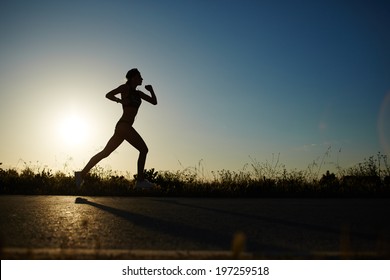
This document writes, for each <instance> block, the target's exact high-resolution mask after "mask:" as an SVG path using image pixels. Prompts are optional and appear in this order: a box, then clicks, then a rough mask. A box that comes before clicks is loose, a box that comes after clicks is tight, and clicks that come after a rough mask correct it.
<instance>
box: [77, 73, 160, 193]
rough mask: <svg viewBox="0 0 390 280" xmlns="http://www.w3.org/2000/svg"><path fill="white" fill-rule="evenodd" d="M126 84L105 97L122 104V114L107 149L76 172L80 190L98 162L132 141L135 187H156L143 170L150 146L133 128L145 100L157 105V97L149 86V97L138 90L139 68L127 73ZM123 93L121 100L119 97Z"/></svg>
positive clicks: (139, 80) (140, 83) (147, 86)
mask: <svg viewBox="0 0 390 280" xmlns="http://www.w3.org/2000/svg"><path fill="white" fill-rule="evenodd" d="M126 78H127V82H126V83H125V84H123V85H120V86H119V87H118V88H116V89H113V90H112V91H110V92H109V93H107V94H106V97H107V98H108V99H110V100H112V101H115V102H118V103H121V104H122V108H123V114H122V117H121V118H120V119H119V121H118V123H117V124H116V126H115V131H114V135H113V136H112V137H111V138H110V140H108V142H107V145H106V146H105V147H104V149H103V150H102V151H101V152H99V153H97V154H96V155H94V156H93V157H92V158H91V159H90V160H89V162H88V163H87V165H86V166H85V167H84V169H83V170H81V171H76V172H75V179H76V185H77V186H78V187H79V186H80V185H81V184H82V182H83V179H84V178H85V176H86V175H87V173H88V172H89V171H90V170H91V168H92V167H94V166H95V165H96V164H97V163H98V162H99V161H101V160H102V159H104V158H106V157H108V156H109V155H110V154H111V153H112V152H113V151H114V150H115V149H116V148H118V146H119V145H120V144H122V142H123V141H124V140H126V141H127V142H129V143H130V144H131V145H132V146H133V147H134V148H136V149H137V150H138V151H139V157H138V162H137V173H138V174H137V183H136V188H141V189H148V188H152V187H153V186H154V184H152V183H150V182H149V181H148V180H146V179H145V178H144V172H143V171H144V167H145V161H146V155H147V153H148V147H147V146H146V144H145V142H144V140H143V139H142V137H141V136H140V135H139V134H138V132H137V131H136V130H135V129H134V128H133V123H134V119H135V116H136V115H137V112H138V108H139V107H140V105H141V102H142V99H143V100H145V101H147V102H149V103H151V104H153V105H156V104H157V98H156V95H155V93H154V90H153V87H152V86H151V85H146V86H145V89H146V90H147V91H149V93H150V96H149V95H147V94H145V93H143V92H142V91H139V90H137V87H138V86H140V85H142V80H143V79H142V77H141V73H140V72H139V71H138V69H136V68H134V69H131V70H129V71H128V72H127V74H126ZM118 94H121V98H118V97H116V95H118Z"/></svg>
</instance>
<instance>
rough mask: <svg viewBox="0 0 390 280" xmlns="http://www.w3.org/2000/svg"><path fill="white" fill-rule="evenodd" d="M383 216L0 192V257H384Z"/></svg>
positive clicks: (303, 203)
mask: <svg viewBox="0 0 390 280" xmlns="http://www.w3.org/2000/svg"><path fill="white" fill-rule="evenodd" d="M389 214H390V199H257V198H256V199H222V198H220V199H215V198H158V197H156V198H153V197H133V198H129V197H84V198H83V199H77V198H76V197H72V196H0V240H1V256H2V259H7V258H55V259H56V258H103V259H107V258H114V259H115V258H190V259H191V258H225V257H227V258H229V255H226V254H233V253H234V252H239V251H240V250H241V249H240V248H244V249H243V251H242V252H243V253H242V254H241V255H240V256H241V257H244V258H245V257H248V258H303V259H306V258H327V257H330V258H332V257H336V258H338V257H343V256H344V257H346V258H359V257H362V258H378V256H379V258H388V257H389V253H388V252H389V251H390V250H389V249H390V247H389V243H390V242H389V241H390V222H389ZM233 240H235V241H233ZM232 243H234V244H235V245H232ZM243 244H245V245H243ZM241 245H243V247H242V246H241ZM235 246H237V247H238V249H232V248H234V247H235ZM197 254H198V255H197ZM207 254H210V255H207ZM343 254H344V255H343ZM232 256H233V255H232Z"/></svg>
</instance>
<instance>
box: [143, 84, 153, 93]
mask: <svg viewBox="0 0 390 280" xmlns="http://www.w3.org/2000/svg"><path fill="white" fill-rule="evenodd" d="M145 89H146V90H147V91H149V92H154V91H153V87H152V86H151V85H146V86H145Z"/></svg>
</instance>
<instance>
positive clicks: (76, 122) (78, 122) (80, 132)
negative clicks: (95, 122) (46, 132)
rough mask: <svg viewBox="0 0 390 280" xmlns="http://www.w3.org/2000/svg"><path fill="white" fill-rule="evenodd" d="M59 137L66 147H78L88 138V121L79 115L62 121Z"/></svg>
mask: <svg viewBox="0 0 390 280" xmlns="http://www.w3.org/2000/svg"><path fill="white" fill-rule="evenodd" d="M58 132H59V137H60V138H61V140H62V142H64V143H65V144H66V145H71V146H74V145H77V144H81V143H83V142H85V141H86V140H87V136H88V126H87V123H86V120H85V119H84V118H83V117H81V116H80V115H77V114H71V115H68V116H66V117H64V118H63V119H62V121H61V122H60V124H59V127H58Z"/></svg>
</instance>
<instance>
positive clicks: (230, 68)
mask: <svg viewBox="0 0 390 280" xmlns="http://www.w3.org/2000/svg"><path fill="white" fill-rule="evenodd" d="M389 30H390V4H389V2H388V1H376V0H367V1H342V0H341V1H340V0H335V1H329V0H323V1H322V0H321V1H312V0H307V1H305V0H304V1H287V0H286V1H279V0H270V1H262V0H253V1H250V0H240V1H238V0H235V1H233V0H223V1H222V0H221V1H218V0H215V1H209V0H197V1H185V0H177V1H172V0H167V1H158V0H155V1H147V0H142V1H132V0H127V1H124V0H123V1H118V0H112V1H92V0H91V1H70V0H66V1H53V0H50V1H39V0H38V1H24V0H12V1H8V0H6V1H1V3H0V38H1V40H0V61H1V63H0V93H1V103H0V131H1V138H0V162H2V163H3V167H4V166H5V167H20V168H23V167H24V163H23V162H26V163H29V164H32V165H35V164H37V165H40V166H48V167H50V168H52V169H55V170H56V169H59V170H64V169H66V170H73V169H80V168H82V167H83V166H84V164H85V163H86V162H87V161H88V160H89V159H90V157H91V156H93V155H94V154H95V153H96V152H98V151H100V149H102V148H103V147H104V145H105V144H106V142H107V140H108V139H109V137H110V136H111V135H112V133H113V129H114V127H115V124H116V121H117V120H118V119H119V117H120V116H121V113H122V111H121V106H120V105H118V104H116V103H114V102H111V101H109V100H107V99H106V98H105V97H104V96H105V94H106V93H107V92H108V91H110V90H111V89H113V88H115V87H117V86H119V85H120V84H121V83H123V82H124V81H125V74H126V72H127V71H128V70H129V69H131V68H133V67H136V68H138V69H139V70H140V71H141V73H142V75H143V78H144V84H152V85H153V86H154V89H155V92H156V95H157V98H158V101H159V104H158V105H157V106H152V105H150V104H148V103H146V102H144V103H143V104H142V106H141V108H140V112H139V115H138V117H137V119H136V122H135V125H134V127H135V128H136V129H137V130H138V131H139V133H140V134H141V135H142V136H143V137H144V139H145V141H146V142H147V144H148V146H149V150H150V152H149V156H148V160H147V164H146V167H147V168H152V167H154V168H156V169H157V170H178V169H182V168H185V167H191V166H197V165H198V164H199V163H201V164H202V165H203V167H204V169H205V170H206V171H207V172H210V171H216V170H221V169H228V170H232V171H233V170H234V171H236V170H240V169H242V168H243V167H244V166H245V164H247V163H249V164H250V163H251V162H252V160H256V161H258V162H267V161H268V162H272V159H273V158H276V157H277V155H279V157H280V162H281V163H283V164H285V165H286V167H287V169H298V170H305V169H306V168H307V166H308V165H309V164H311V163H312V162H313V161H317V162H319V161H321V160H322V157H323V156H324V155H325V154H327V155H328V156H327V157H326V163H325V165H324V167H323V168H324V172H325V170H326V169H332V168H334V167H335V165H336V163H338V164H340V165H341V166H342V167H344V168H347V167H349V166H351V165H354V164H356V163H358V162H361V161H363V160H364V158H368V157H369V156H373V155H376V154H377V153H378V152H381V153H382V154H387V155H390V32H389ZM140 89H141V90H143V89H144V88H143V86H141V87H140ZM69 126H70V128H69ZM328 149H329V151H330V152H329V153H327V151H328ZM136 159H137V152H136V151H135V149H134V148H132V147H131V146H129V145H128V144H127V143H123V144H122V146H120V147H119V149H118V150H117V151H116V152H114V153H113V154H112V155H111V156H110V157H109V158H107V159H105V160H104V161H102V162H101V163H100V165H101V166H102V167H104V168H112V169H113V170H117V171H119V172H124V171H129V172H131V173H132V174H134V172H135V170H136Z"/></svg>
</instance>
